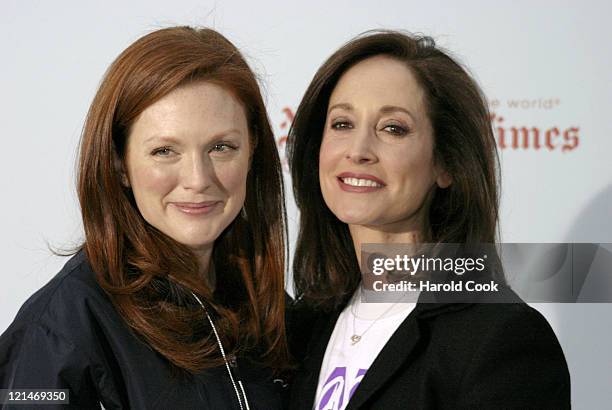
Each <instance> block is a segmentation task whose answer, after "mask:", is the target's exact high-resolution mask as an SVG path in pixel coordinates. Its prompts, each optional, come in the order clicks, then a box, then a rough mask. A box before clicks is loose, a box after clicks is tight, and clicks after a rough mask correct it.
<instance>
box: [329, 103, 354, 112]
mask: <svg viewBox="0 0 612 410" xmlns="http://www.w3.org/2000/svg"><path fill="white" fill-rule="evenodd" d="M336 108H341V109H343V110H347V111H353V106H352V105H351V104H349V103H338V104H334V105H331V106H330V107H329V109H328V110H327V112H328V113H329V112H331V111H332V110H335V109H336Z"/></svg>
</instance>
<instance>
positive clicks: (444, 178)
mask: <svg viewBox="0 0 612 410" xmlns="http://www.w3.org/2000/svg"><path fill="white" fill-rule="evenodd" d="M452 183H453V178H452V177H451V176H450V174H449V173H448V172H446V171H440V172H438V176H437V177H436V184H438V186H439V187H440V188H442V189H444V188H448V187H449V186H450V184H452Z"/></svg>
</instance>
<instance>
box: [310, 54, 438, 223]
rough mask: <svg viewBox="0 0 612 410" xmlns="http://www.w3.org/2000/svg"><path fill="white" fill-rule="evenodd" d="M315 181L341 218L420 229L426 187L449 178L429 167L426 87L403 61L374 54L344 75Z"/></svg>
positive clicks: (333, 103)
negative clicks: (419, 82)
mask: <svg viewBox="0 0 612 410" xmlns="http://www.w3.org/2000/svg"><path fill="white" fill-rule="evenodd" d="M319 180H320V183H321V192H322V194H323V198H324V199H325V203H326V204H327V206H328V207H329V209H330V210H331V211H332V212H333V213H334V214H335V215H336V216H337V217H338V218H339V219H340V220H341V221H342V222H345V223H347V224H349V225H362V226H370V227H376V228H378V229H382V230H385V231H388V232H398V233H399V232H408V231H412V230H415V229H416V230H418V229H420V227H421V225H420V224H421V222H422V219H421V218H422V216H423V215H424V213H425V212H426V209H425V206H424V204H425V200H426V197H427V194H428V192H429V191H430V190H432V189H433V188H434V186H435V185H436V184H437V185H439V186H441V187H443V188H445V187H447V186H448V185H449V184H450V178H449V177H448V175H447V174H446V173H445V172H442V171H440V170H438V169H437V167H436V166H435V165H434V161H433V132H432V126H431V123H430V121H429V118H428V116H427V113H426V108H425V100H424V92H423V90H422V89H421V87H420V86H419V84H418V83H417V81H416V79H415V77H414V75H413V74H412V72H411V70H410V69H409V68H408V67H407V66H406V65H405V64H404V63H401V62H399V61H397V60H395V59H392V58H389V57H386V56H375V57H371V58H368V59H366V60H363V61H361V62H359V63H358V64H356V65H354V66H353V67H351V68H350V69H349V70H348V71H347V72H346V73H344V74H343V75H342V77H341V78H340V80H339V81H338V84H337V85H336V88H335V89H334V90H333V92H332V95H331V97H330V100H329V107H328V111H327V119H326V122H325V128H324V131H323V140H322V143H321V149H320V152H319Z"/></svg>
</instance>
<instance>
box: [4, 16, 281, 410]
mask: <svg viewBox="0 0 612 410" xmlns="http://www.w3.org/2000/svg"><path fill="white" fill-rule="evenodd" d="M281 178H282V174H281V166H280V162H279V158H278V153H277V150H276V146H275V143H274V139H273V135H272V131H271V128H270V125H269V123H268V120H267V115H266V111H265V107H264V104H263V101H262V98H261V94H260V91H259V88H258V85H257V82H256V80H255V76H254V75H253V73H252V71H251V70H250V68H249V67H248V65H247V64H246V62H245V60H244V59H243V57H242V56H241V54H240V53H239V52H238V50H237V49H236V48H235V47H234V46H233V45H232V44H231V43H230V42H229V41H228V40H227V39H225V38H224V37H223V36H221V35H220V34H219V33H217V32H215V31H213V30H208V29H192V28H189V27H174V28H167V29H162V30H158V31H155V32H153V33H150V34H148V35H146V36H144V37H142V38H141V39H139V40H137V41H136V42H135V43H134V44H132V45H131V46H130V47H128V48H127V49H126V50H125V51H124V52H123V53H122V54H121V55H120V56H119V57H118V58H117V60H116V61H115V62H114V63H113V64H112V65H111V67H110V69H109V70H108V72H107V74H106V76H105V78H104V80H103V82H102V84H101V86H100V88H99V90H98V92H97V94H96V96H95V98H94V101H93V103H92V105H91V108H90V110H89V114H88V116H87V120H86V123H85V127H84V131H83V135H82V141H81V150H80V165H79V175H78V194H79V200H80V205H81V211H82V217H83V224H84V228H85V242H84V244H83V246H82V249H81V250H79V251H78V253H77V254H76V255H75V256H74V257H73V258H72V259H71V260H70V261H68V263H67V264H66V265H65V267H64V268H63V269H62V271H61V272H60V273H59V274H58V275H57V276H56V277H54V278H53V279H52V280H51V281H50V282H49V283H48V284H47V285H46V286H44V287H43V288H42V289H41V290H39V291H38V292H37V293H36V294H35V295H34V296H32V297H31V298H30V299H29V300H28V301H27V302H26V303H25V304H24V306H23V307H22V308H21V310H20V311H19V313H18V315H17V317H16V319H15V321H14V322H13V323H12V324H11V326H10V327H9V328H8V330H6V332H5V333H4V334H3V335H2V337H1V338H0V387H1V388H3V389H13V390H14V391H15V392H17V391H20V389H44V390H48V389H66V391H67V393H68V396H67V397H66V398H65V403H69V406H71V407H73V408H99V407H100V404H101V405H103V406H104V408H106V409H118V408H138V409H153V408H160V409H170V408H205V409H241V410H246V409H274V408H279V407H280V398H279V391H278V388H277V384H275V383H274V382H273V380H274V372H275V371H276V370H278V369H280V368H282V367H283V365H284V363H285V362H286V357H287V352H286V350H287V349H286V342H285V340H284V325H283V323H284V297H285V294H284V280H283V272H284V261H283V258H284V249H285V237H284V229H285V228H284V226H285V211H284V205H283V191H282V180H281Z"/></svg>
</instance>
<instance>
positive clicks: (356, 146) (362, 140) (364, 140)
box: [346, 128, 377, 164]
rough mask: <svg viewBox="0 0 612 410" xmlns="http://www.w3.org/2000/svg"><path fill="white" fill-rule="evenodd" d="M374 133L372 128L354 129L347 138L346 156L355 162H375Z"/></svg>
mask: <svg viewBox="0 0 612 410" xmlns="http://www.w3.org/2000/svg"><path fill="white" fill-rule="evenodd" d="M375 140H376V135H375V133H374V131H373V130H369V129H365V128H362V129H361V130H355V132H354V133H353V135H352V136H351V138H350V140H349V145H348V147H347V151H346V158H347V159H348V160H349V161H351V162H353V163H355V164H364V163H370V162H376V159H377V158H376V155H375V153H374V145H375Z"/></svg>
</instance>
